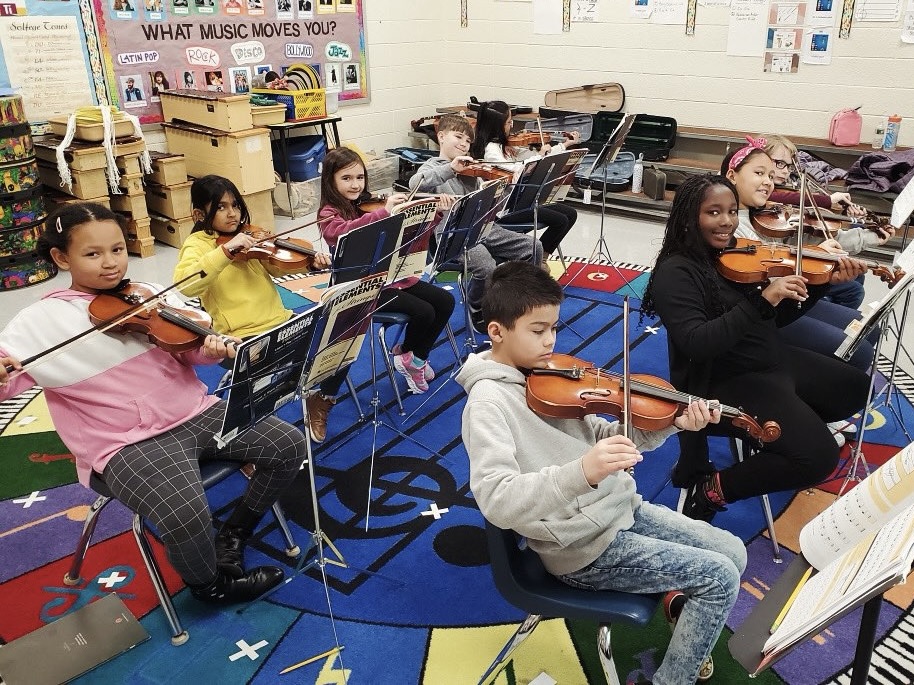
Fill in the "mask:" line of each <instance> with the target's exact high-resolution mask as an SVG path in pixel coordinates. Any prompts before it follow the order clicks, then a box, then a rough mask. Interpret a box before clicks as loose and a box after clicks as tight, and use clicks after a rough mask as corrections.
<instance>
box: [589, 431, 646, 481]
mask: <svg viewBox="0 0 914 685" xmlns="http://www.w3.org/2000/svg"><path fill="white" fill-rule="evenodd" d="M643 458H644V457H642V456H641V453H640V452H639V451H638V448H637V447H635V443H633V442H632V441H631V440H629V439H628V438H626V437H625V436H624V435H614V436H612V437H611V438H603V439H602V440H600V441H598V442H597V444H596V445H594V446H593V447H591V448H590V449H589V450H588V451H587V452H586V453H585V454H584V456H583V458H582V459H581V465H582V467H583V468H584V477H585V478H586V479H587V482H588V483H590V484H591V485H597V484H598V483H599V482H600V481H602V480H603V479H604V478H606V476H609V475H611V474H613V473H616V472H618V471H624V470H625V469H630V468H631V467H632V466H634V465H635V464H637V463H638V462H639V461H641V460H642V459H643Z"/></svg>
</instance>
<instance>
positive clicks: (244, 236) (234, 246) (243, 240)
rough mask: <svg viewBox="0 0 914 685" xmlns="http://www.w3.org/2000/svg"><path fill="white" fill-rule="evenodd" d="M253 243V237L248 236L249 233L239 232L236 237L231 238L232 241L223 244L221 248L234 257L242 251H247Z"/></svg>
mask: <svg viewBox="0 0 914 685" xmlns="http://www.w3.org/2000/svg"><path fill="white" fill-rule="evenodd" d="M254 243H255V240H254V236H252V235H250V234H249V233H240V232H239V233H237V234H236V235H234V236H232V239H231V240H229V241H228V242H227V243H225V245H223V246H222V247H224V248H225V249H226V250H228V251H229V252H230V253H231V254H233V255H235V254H238V253H239V252H241V251H243V250H246V249H248V248H249V247H251V246H252V245H253V244H254Z"/></svg>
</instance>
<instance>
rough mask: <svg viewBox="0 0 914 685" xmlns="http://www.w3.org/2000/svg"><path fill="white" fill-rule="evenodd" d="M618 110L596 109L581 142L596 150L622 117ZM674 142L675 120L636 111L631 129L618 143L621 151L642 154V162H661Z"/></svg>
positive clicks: (597, 150)
mask: <svg viewBox="0 0 914 685" xmlns="http://www.w3.org/2000/svg"><path fill="white" fill-rule="evenodd" d="M623 116H624V115H623V114H622V113H620V112H598V113H597V114H594V116H593V134H592V135H591V137H590V140H589V141H587V142H586V143H585V145H586V147H587V149H588V150H590V151H591V152H593V153H597V152H599V151H600V150H601V149H602V148H603V146H604V145H605V144H606V141H607V139H608V138H609V136H610V135H611V134H612V132H613V131H614V130H615V129H616V126H618V125H619V122H620V121H622V117H623ZM675 144H676V120H675V119H673V118H672V117H661V116H655V115H653V114H638V115H636V116H635V122H634V123H633V124H632V130H631V131H629V134H628V136H627V137H626V138H625V144H624V145H622V150H623V151H624V152H631V153H632V154H633V155H634V156H635V158H637V157H638V155H644V161H646V162H662V161H663V160H665V159H666V158H667V157H669V156H670V150H671V149H672V148H673V146H674V145H675Z"/></svg>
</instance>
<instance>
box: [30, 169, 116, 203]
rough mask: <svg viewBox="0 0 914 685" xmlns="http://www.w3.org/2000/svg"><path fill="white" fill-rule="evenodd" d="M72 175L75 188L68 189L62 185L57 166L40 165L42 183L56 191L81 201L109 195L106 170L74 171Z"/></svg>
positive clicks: (39, 173)
mask: <svg viewBox="0 0 914 685" xmlns="http://www.w3.org/2000/svg"><path fill="white" fill-rule="evenodd" d="M71 174H72V177H73V186H72V187H71V188H67V187H65V186H61V185H60V174H59V173H58V172H57V167H56V166H48V165H46V164H44V163H42V164H39V165H38V176H39V177H40V178H41V182H42V183H44V184H45V185H46V186H50V187H51V188H53V189H54V190H60V191H62V192H64V193H67V194H69V195H72V196H73V197H78V198H79V199H81V200H91V199H93V198H96V197H101V196H102V195H107V194H108V180H107V178H106V176H105V170H104V169H90V170H88V171H77V170H75V169H74V170H72V171H71Z"/></svg>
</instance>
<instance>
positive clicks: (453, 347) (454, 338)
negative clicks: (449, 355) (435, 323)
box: [444, 322, 463, 366]
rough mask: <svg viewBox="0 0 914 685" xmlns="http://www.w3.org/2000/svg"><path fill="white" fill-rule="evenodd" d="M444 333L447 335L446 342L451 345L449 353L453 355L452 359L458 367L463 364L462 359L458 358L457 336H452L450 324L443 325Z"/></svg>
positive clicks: (452, 331) (452, 330)
mask: <svg viewBox="0 0 914 685" xmlns="http://www.w3.org/2000/svg"><path fill="white" fill-rule="evenodd" d="M444 333H445V334H446V335H447V341H448V342H449V343H451V351H452V352H453V353H454V359H455V360H456V361H457V364H458V366H459V365H460V364H463V357H461V356H460V346H459V345H458V344H457V336H455V335H454V329H453V328H451V324H450V322H448V323H446V324H445V325H444Z"/></svg>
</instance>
